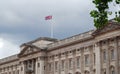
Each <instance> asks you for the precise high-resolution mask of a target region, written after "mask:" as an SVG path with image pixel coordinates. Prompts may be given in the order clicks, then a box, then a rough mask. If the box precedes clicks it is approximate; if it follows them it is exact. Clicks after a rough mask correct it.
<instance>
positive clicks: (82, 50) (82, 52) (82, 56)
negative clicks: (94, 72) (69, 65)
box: [80, 47, 85, 74]
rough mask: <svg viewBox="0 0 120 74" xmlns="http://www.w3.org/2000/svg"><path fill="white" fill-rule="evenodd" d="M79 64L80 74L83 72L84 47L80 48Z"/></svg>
mask: <svg viewBox="0 0 120 74" xmlns="http://www.w3.org/2000/svg"><path fill="white" fill-rule="evenodd" d="M80 51H81V65H80V69H81V74H84V64H85V63H84V47H83V48H81V50H80Z"/></svg>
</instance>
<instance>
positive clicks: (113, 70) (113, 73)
mask: <svg viewBox="0 0 120 74" xmlns="http://www.w3.org/2000/svg"><path fill="white" fill-rule="evenodd" d="M111 74H115V68H114V67H113V66H112V67H111Z"/></svg>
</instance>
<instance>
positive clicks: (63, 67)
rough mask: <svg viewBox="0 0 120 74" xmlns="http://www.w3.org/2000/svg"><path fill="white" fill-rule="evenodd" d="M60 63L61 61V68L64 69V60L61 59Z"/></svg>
mask: <svg viewBox="0 0 120 74" xmlns="http://www.w3.org/2000/svg"><path fill="white" fill-rule="evenodd" d="M61 63H62V70H64V67H65V61H64V60H62V61H61Z"/></svg>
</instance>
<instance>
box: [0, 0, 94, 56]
mask: <svg viewBox="0 0 120 74" xmlns="http://www.w3.org/2000/svg"><path fill="white" fill-rule="evenodd" d="M93 9H94V5H93V3H92V0H0V58H4V57H7V56H10V55H13V54H17V53H19V50H20V48H19V46H20V45H21V44H22V43H25V42H28V41H31V40H34V39H36V38H38V37H50V27H51V24H53V25H54V38H57V39H63V38H66V37H69V36H73V35H75V34H79V33H82V32H85V31H88V30H91V29H94V27H93V19H92V18H91V17H90V15H89V13H90V11H91V10H93ZM47 15H52V16H53V19H52V20H51V21H52V23H51V22H50V21H46V20H44V19H45V16H47Z"/></svg>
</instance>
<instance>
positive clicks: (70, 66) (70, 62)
mask: <svg viewBox="0 0 120 74" xmlns="http://www.w3.org/2000/svg"><path fill="white" fill-rule="evenodd" d="M71 68H72V58H70V59H69V69H71Z"/></svg>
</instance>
